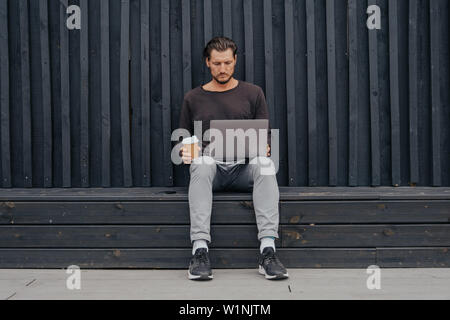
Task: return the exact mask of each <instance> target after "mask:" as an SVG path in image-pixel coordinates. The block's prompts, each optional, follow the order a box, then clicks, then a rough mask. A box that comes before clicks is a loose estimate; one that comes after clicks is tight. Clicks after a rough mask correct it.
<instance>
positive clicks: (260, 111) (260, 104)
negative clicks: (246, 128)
mask: <svg viewBox="0 0 450 320" xmlns="http://www.w3.org/2000/svg"><path fill="white" fill-rule="evenodd" d="M255 119H267V120H269V132H268V134H267V143H268V144H269V146H271V145H272V144H271V142H272V140H271V139H272V135H271V133H270V118H269V110H268V107H267V102H266V98H265V97H264V92H263V91H262V89H261V88H260V89H259V90H258V97H257V98H256V106H255ZM271 149H272V148H271Z"/></svg>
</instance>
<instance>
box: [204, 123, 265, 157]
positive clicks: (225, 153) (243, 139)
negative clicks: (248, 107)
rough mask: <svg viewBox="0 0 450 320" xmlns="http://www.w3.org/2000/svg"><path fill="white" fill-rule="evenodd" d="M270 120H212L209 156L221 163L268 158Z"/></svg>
mask: <svg viewBox="0 0 450 320" xmlns="http://www.w3.org/2000/svg"><path fill="white" fill-rule="evenodd" d="M268 130H269V120H268V119H239V120H236V119H233V120H211V121H210V131H209V133H210V135H209V139H210V140H209V141H210V144H209V145H208V151H209V155H210V156H211V157H212V158H214V159H216V160H219V161H235V160H241V159H253V158H255V157H257V156H264V157H265V156H267V135H268Z"/></svg>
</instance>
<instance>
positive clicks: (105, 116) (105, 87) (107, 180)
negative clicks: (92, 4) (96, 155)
mask: <svg viewBox="0 0 450 320" xmlns="http://www.w3.org/2000/svg"><path fill="white" fill-rule="evenodd" d="M100 48H101V49H100V50H101V62H100V63H101V101H102V102H101V120H102V126H101V128H102V131H101V135H102V144H101V151H102V155H101V159H102V160H101V171H102V186H103V187H109V186H111V176H110V174H111V169H110V167H111V166H110V161H111V148H110V141H111V117H110V108H111V106H110V83H109V81H110V77H109V76H110V72H109V68H110V63H109V2H108V0H100Z"/></svg>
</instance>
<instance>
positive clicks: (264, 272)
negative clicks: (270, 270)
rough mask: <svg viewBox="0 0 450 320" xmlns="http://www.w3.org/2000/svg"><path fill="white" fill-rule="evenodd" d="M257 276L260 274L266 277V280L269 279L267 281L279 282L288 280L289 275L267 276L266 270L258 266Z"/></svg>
mask: <svg viewBox="0 0 450 320" xmlns="http://www.w3.org/2000/svg"><path fill="white" fill-rule="evenodd" d="M259 274H262V275H263V276H265V277H266V279H269V280H280V279H286V278H289V274H288V273H287V272H286V273H284V274H280V275H275V276H271V275H268V274H267V273H266V270H264V268H263V267H262V266H259Z"/></svg>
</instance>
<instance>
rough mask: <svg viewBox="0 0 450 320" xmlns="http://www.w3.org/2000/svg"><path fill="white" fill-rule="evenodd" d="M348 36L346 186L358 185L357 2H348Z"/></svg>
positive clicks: (351, 0) (353, 0)
mask: <svg viewBox="0 0 450 320" xmlns="http://www.w3.org/2000/svg"><path fill="white" fill-rule="evenodd" d="M348 15H349V18H348V19H349V22H348V34H349V45H348V46H349V53H348V54H349V58H348V59H349V144H348V146H349V173H348V174H349V176H348V185H349V186H356V185H357V184H358V152H359V151H358V105H359V99H358V91H359V90H358V87H359V79H358V74H359V72H360V70H359V66H358V54H359V52H358V15H357V0H349V1H348Z"/></svg>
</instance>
